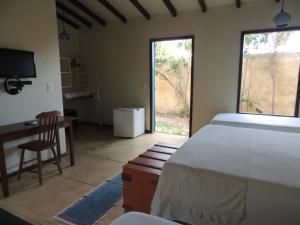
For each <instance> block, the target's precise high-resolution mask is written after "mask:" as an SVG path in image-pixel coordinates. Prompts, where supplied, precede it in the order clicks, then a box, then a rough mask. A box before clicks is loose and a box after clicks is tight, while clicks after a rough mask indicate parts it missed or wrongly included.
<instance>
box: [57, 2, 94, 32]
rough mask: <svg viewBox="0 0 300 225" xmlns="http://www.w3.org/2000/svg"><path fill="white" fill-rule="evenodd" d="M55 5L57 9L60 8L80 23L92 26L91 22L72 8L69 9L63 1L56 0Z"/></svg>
mask: <svg viewBox="0 0 300 225" xmlns="http://www.w3.org/2000/svg"><path fill="white" fill-rule="evenodd" d="M56 7H57V8H59V9H61V10H62V11H64V12H65V13H67V14H69V15H70V16H72V17H73V18H75V19H77V20H78V21H80V22H81V23H83V24H84V25H86V26H87V27H92V23H91V22H89V21H88V20H86V19H85V18H83V17H82V16H80V15H79V14H78V13H76V12H74V11H73V10H72V9H70V8H69V7H67V6H66V5H64V4H63V3H61V2H59V1H58V0H56Z"/></svg>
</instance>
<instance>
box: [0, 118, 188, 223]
mask: <svg viewBox="0 0 300 225" xmlns="http://www.w3.org/2000/svg"><path fill="white" fill-rule="evenodd" d="M186 140H187V138H186V137H182V136H176V135H168V134H160V133H154V134H144V135H141V136H139V137H137V138H135V139H130V138H115V137H113V132H112V129H107V128H104V129H103V128H100V127H99V126H95V125H90V124H83V125H82V124H81V125H80V128H79V129H78V130H77V131H76V132H75V161H76V164H75V166H74V167H70V162H69V156H68V155H66V156H64V157H63V159H62V162H61V165H62V168H63V174H62V175H60V174H59V173H58V170H57V167H56V165H55V164H51V163H50V164H46V165H44V167H43V180H44V184H43V185H42V186H39V185H38V177H37V174H34V173H28V172H25V173H23V176H22V180H21V181H17V178H16V177H10V178H9V186H10V191H11V196H10V197H8V198H5V199H4V198H2V199H0V207H4V208H6V209H7V210H9V211H11V212H12V213H14V214H16V215H17V216H20V217H22V218H23V219H25V220H27V221H29V222H31V223H32V224H34V225H35V224H37V225H50V224H51V225H52V224H53V216H54V215H56V214H57V213H58V212H60V211H61V210H63V209H65V208H66V207H68V206H69V205H71V204H72V203H74V202H76V201H77V200H78V199H80V198H81V197H82V196H83V195H84V194H86V193H88V192H89V191H91V190H93V189H94V188H95V187H96V186H98V185H99V184H101V183H103V182H104V181H105V180H107V179H108V178H110V177H112V176H114V175H115V174H117V173H118V172H120V171H121V170H122V166H123V165H124V164H126V163H127V161H128V160H132V159H134V158H135V157H137V156H138V155H139V154H141V153H143V152H145V151H146V149H147V148H149V147H151V146H152V145H154V144H155V143H158V142H166V143H171V144H183V143H184V142H185V141H186ZM0 190H1V189H0ZM121 205H122V203H121V204H120V205H118V206H116V207H114V208H113V209H112V210H111V211H110V212H109V213H108V214H107V215H106V216H105V217H104V218H103V219H102V220H101V221H99V223H98V224H97V225H107V224H109V223H110V222H111V221H112V220H114V219H115V218H117V217H119V216H120V215H122V214H123V209H122V206H121ZM54 224H56V223H54Z"/></svg>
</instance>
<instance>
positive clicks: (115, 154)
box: [86, 142, 146, 163]
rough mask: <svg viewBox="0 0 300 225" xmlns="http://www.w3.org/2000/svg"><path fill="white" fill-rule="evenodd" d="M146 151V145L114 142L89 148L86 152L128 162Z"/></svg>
mask: <svg viewBox="0 0 300 225" xmlns="http://www.w3.org/2000/svg"><path fill="white" fill-rule="evenodd" d="M145 151H146V148H144V147H140V146H135V145H129V144H123V143H119V142H113V143H110V144H105V145H100V146H98V147H97V148H95V149H91V150H88V151H86V154H88V155H94V156H98V157H101V158H104V159H111V160H116V161H119V162H123V163H126V162H128V161H129V160H132V159H134V158H135V157H137V156H138V155H139V154H141V153H143V152H145Z"/></svg>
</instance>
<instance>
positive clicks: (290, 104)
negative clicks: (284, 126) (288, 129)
mask: <svg viewBox="0 0 300 225" xmlns="http://www.w3.org/2000/svg"><path fill="white" fill-rule="evenodd" d="M299 65H300V28H297V29H296V28H287V29H285V30H275V29H273V30H266V31H255V32H243V33H242V46H241V59H240V79H239V96H238V112H240V113H252V114H268V115H280V116H298V112H299V84H298V83H299Z"/></svg>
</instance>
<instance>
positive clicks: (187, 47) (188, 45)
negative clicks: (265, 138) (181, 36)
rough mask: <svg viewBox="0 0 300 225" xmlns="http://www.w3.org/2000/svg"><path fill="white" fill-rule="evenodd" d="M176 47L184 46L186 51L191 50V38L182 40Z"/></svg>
mask: <svg viewBox="0 0 300 225" xmlns="http://www.w3.org/2000/svg"><path fill="white" fill-rule="evenodd" d="M177 47H178V48H184V49H185V50H186V51H188V52H192V41H191V40H182V41H180V42H178V43H177Z"/></svg>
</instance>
